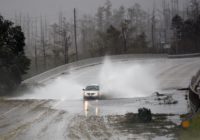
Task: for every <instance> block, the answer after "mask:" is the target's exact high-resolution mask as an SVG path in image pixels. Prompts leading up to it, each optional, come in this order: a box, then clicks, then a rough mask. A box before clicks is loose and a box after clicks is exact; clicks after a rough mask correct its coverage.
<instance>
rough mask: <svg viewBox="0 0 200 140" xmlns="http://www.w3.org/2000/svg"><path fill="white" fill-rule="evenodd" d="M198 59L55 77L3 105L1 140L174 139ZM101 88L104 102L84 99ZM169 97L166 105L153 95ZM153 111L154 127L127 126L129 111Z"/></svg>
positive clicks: (126, 64) (118, 64) (119, 64)
mask: <svg viewBox="0 0 200 140" xmlns="http://www.w3.org/2000/svg"><path fill="white" fill-rule="evenodd" d="M199 67H200V59H199V58H185V59H167V58H156V59H150V58H149V59H127V60H126V59H123V60H115V61H113V60H110V59H105V61H104V62H103V63H99V64H98V65H93V66H89V67H81V68H71V69H67V70H66V71H64V72H61V74H60V75H57V76H56V77H51V78H48V77H47V78H46V79H43V80H41V81H40V80H37V79H35V81H37V82H36V83H27V85H28V88H27V89H25V90H23V91H22V90H19V91H18V93H20V94H17V95H18V96H14V97H5V98H4V99H1V100H0V140H27V139H31V140H40V139H42V140H55V139H59V140H68V139H72V140H82V139H83V140H94V139H97V140H115V139H116V140H127V139H136V140H137V139H138V140H149V139H152V140H157V139H158V140H160V139H162V140H171V139H177V138H178V134H177V133H178V129H179V127H178V125H180V123H181V118H180V115H181V114H186V113H187V112H189V107H188V101H187V100H185V95H186V94H187V91H182V90H177V89H179V88H185V87H188V85H189V82H190V79H191V77H192V76H193V75H194V74H195V72H196V71H198V70H199ZM88 84H99V85H100V87H101V89H102V93H103V94H104V95H105V96H106V97H107V98H106V99H105V100H93V101H83V100H82V89H83V88H84V87H85V86H86V85H88ZM155 91H159V92H160V93H162V94H164V97H166V96H168V97H170V98H171V99H173V101H176V103H175V104H166V103H165V102H164V100H163V99H162V98H164V97H157V96H156V95H155V94H154V92H155ZM142 107H146V108H149V109H151V111H152V113H154V114H162V115H161V116H160V117H156V116H155V117H154V118H153V122H151V123H148V124H144V123H124V122H123V121H122V120H124V118H125V114H126V113H128V112H133V113H137V111H138V109H139V108H142Z"/></svg>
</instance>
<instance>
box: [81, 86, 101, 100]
mask: <svg viewBox="0 0 200 140" xmlns="http://www.w3.org/2000/svg"><path fill="white" fill-rule="evenodd" d="M83 98H84V99H99V98H100V88H99V85H88V86H86V88H85V89H83Z"/></svg>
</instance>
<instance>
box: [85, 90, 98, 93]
mask: <svg viewBox="0 0 200 140" xmlns="http://www.w3.org/2000/svg"><path fill="white" fill-rule="evenodd" d="M98 92H99V91H95V90H90V91H87V90H86V91H85V93H98Z"/></svg>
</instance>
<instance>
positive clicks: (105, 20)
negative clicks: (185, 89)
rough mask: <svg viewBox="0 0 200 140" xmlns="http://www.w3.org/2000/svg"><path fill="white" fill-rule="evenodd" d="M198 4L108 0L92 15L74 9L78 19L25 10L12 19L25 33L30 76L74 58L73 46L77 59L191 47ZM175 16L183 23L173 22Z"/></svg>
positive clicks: (195, 41) (194, 41)
mask: <svg viewBox="0 0 200 140" xmlns="http://www.w3.org/2000/svg"><path fill="white" fill-rule="evenodd" d="M198 4H199V1H198V0H189V1H188V3H187V5H186V6H185V8H184V9H178V7H179V6H178V1H177V0H173V1H165V0H163V1H162V7H161V8H157V7H156V5H154V6H153V8H152V10H144V9H142V7H141V6H140V5H139V4H137V3H133V5H132V6H131V5H130V7H128V8H125V7H124V6H120V7H118V8H114V7H113V6H112V3H111V2H110V1H109V0H107V1H106V3H104V4H103V5H102V6H99V7H98V9H97V11H96V13H95V14H94V15H83V16H79V15H78V16H76V20H74V19H68V18H67V17H65V15H64V13H62V12H60V13H59V14H58V20H57V22H54V23H50V22H49V21H48V19H47V18H46V17H45V16H44V17H39V18H38V17H35V18H34V17H31V16H29V15H28V14H27V15H22V14H16V15H15V17H14V18H13V19H12V20H13V21H14V23H15V24H17V25H20V26H21V27H22V31H23V32H24V34H25V37H26V40H25V42H26V46H25V52H26V55H27V56H28V57H29V58H30V59H31V60H32V61H31V66H30V71H29V74H30V75H26V76H28V77H30V76H32V75H34V74H38V73H41V72H43V71H46V70H47V69H51V68H53V67H56V66H59V65H63V64H66V63H70V62H73V61H76V60H77V51H78V58H79V59H84V58H89V57H98V56H104V55H113V54H127V53H187V52H195V51H197V50H198V46H199V45H198V44H199V42H198V39H197V37H196V36H197V34H196V33H192V32H191V30H190V28H191V26H193V24H198V23H193V22H197V20H196V19H197V18H194V15H196V16H195V17H197V15H198V9H199V5H198ZM78 12H79V11H78V9H77V13H78ZM177 17H178V18H177ZM179 19H180V20H181V21H180V22H182V23H181V24H182V25H181V26H182V27H181V29H178V28H179V27H178V26H179V25H177V24H178V23H177V22H179V21H177V20H179ZM75 21H76V26H74V25H75V24H74V23H75ZM186 21H187V22H186ZM183 24H184V25H183ZM186 25H187V26H186ZM190 25H191V26H190ZM75 28H76V35H75V30H74V29H75ZM183 28H184V29H183ZM195 28H196V27H195ZM197 28H198V27H197ZM186 30H187V32H188V33H186ZM188 30H190V33H189V31H188ZM193 30H194V31H196V32H198V30H196V29H193ZM188 36H189V37H188ZM192 36H193V37H192ZM194 36H195V37H194ZM185 38H187V39H185ZM75 40H77V41H75ZM75 46H77V50H76V47H75ZM187 48H188V49H187ZM192 48H193V49H192Z"/></svg>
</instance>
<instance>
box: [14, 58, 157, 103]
mask: <svg viewBox="0 0 200 140" xmlns="http://www.w3.org/2000/svg"><path fill="white" fill-rule="evenodd" d="M93 67H97V66H93ZM98 67H99V66H98ZM89 69H90V68H89ZM79 72H84V74H83V75H81V76H77V75H78V74H77V73H79ZM152 72H153V69H152V67H151V66H150V65H148V64H141V63H136V62H134V61H121V62H119V61H117V62H116V61H115V62H114V61H111V60H110V59H109V58H106V59H105V60H104V63H103V64H102V65H100V69H99V68H98V69H97V70H95V71H93V73H92V74H91V72H90V71H88V72H87V70H85V69H80V70H79V71H78V72H77V73H76V75H75V74H74V73H73V72H72V73H69V74H68V75H66V76H61V77H58V78H56V79H54V80H53V81H51V82H48V83H47V84H46V85H45V86H41V87H36V88H34V89H33V90H30V91H29V92H27V93H26V94H24V95H23V96H21V97H18V98H21V99H59V100H80V99H82V89H83V88H84V87H85V86H86V85H85V84H86V82H82V83H81V82H80V81H82V79H83V78H85V77H87V76H85V75H93V77H91V79H88V81H92V83H91V84H94V83H97V84H99V85H100V87H101V90H102V93H103V94H104V95H106V96H107V97H111V98H132V97H144V96H148V95H150V94H152V93H153V92H154V91H155V90H156V89H158V88H157V83H156V79H155V77H154V75H153V74H152ZM74 77H75V78H74ZM84 80H86V81H87V79H84ZM84 80H83V81H84Z"/></svg>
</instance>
